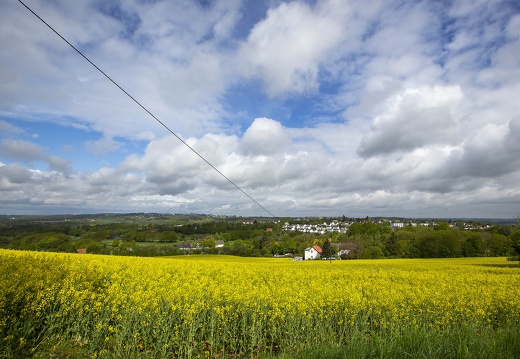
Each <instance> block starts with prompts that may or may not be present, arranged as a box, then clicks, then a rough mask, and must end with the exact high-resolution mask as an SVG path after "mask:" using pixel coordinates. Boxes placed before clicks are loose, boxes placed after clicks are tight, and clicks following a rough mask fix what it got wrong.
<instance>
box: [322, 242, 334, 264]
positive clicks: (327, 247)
mask: <svg viewBox="0 0 520 359" xmlns="http://www.w3.org/2000/svg"><path fill="white" fill-rule="evenodd" d="M321 256H322V257H323V258H327V259H330V258H332V257H333V256H334V249H333V248H332V244H330V241H329V240H328V239H326V240H325V242H324V243H323V246H322V248H321Z"/></svg>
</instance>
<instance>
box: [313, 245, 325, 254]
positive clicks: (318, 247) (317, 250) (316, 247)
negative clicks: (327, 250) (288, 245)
mask: <svg viewBox="0 0 520 359" xmlns="http://www.w3.org/2000/svg"><path fill="white" fill-rule="evenodd" d="M312 248H314V249H315V250H316V252H318V253H319V254H321V253H322V252H323V251H322V249H321V248H320V246H318V245H317V244H315V245H313V246H312Z"/></svg>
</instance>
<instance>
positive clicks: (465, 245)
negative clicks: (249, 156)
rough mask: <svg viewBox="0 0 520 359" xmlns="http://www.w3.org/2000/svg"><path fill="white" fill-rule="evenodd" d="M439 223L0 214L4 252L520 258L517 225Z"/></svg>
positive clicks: (519, 240) (184, 216)
mask: <svg viewBox="0 0 520 359" xmlns="http://www.w3.org/2000/svg"><path fill="white" fill-rule="evenodd" d="M332 222H334V223H336V224H337V225H338V226H341V228H343V230H342V232H343V233H342V232H339V231H338V232H327V233H323V234H319V233H306V232H300V231H298V230H293V231H287V230H284V225H285V226H286V225H287V224H288V223H291V224H294V223H298V224H322V223H332ZM469 228H470V229H468V223H465V222H463V221H453V222H451V221H438V220H437V221H432V222H431V224H429V225H428V226H426V225H414V226H412V222H411V221H407V222H406V224H405V225H404V226H402V227H401V228H393V227H392V226H391V221H388V220H386V221H385V220H383V221H381V220H375V219H370V218H368V217H367V218H364V219H352V218H345V217H344V216H343V217H340V218H329V217H327V218H304V219H302V218H299V219H295V218H283V219H282V218H280V219H271V218H258V219H248V220H247V221H246V220H244V219H243V218H239V217H217V216H208V215H198V214H191V215H165V214H124V215H118V214H98V215H81V216H72V215H71V216H15V217H12V216H0V248H6V249H15V250H32V251H50V252H71V253H75V252H78V250H80V251H81V249H82V250H83V251H86V253H97V254H107V255H128V256H150V257H151V256H171V255H184V254H188V253H189V254H202V253H209V254H228V255H237V256H250V257H271V256H288V257H293V256H295V257H297V256H303V252H304V250H305V248H307V247H310V246H312V245H314V244H318V245H323V244H324V243H325V242H330V243H331V244H333V246H332V248H333V251H334V253H336V258H339V257H341V259H377V258H448V257H479V256H505V257H511V258H516V259H518V257H519V256H520V225H519V224H518V223H508V224H505V223H487V224H486V223H477V222H472V223H471V225H470V226H469Z"/></svg>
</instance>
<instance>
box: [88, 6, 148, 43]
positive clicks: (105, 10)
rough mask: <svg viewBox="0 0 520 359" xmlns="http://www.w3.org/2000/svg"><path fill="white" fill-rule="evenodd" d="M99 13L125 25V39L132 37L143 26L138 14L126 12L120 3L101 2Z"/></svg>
mask: <svg viewBox="0 0 520 359" xmlns="http://www.w3.org/2000/svg"><path fill="white" fill-rule="evenodd" d="M97 8H98V9H99V11H100V12H101V13H102V14H104V15H106V16H109V17H111V18H113V19H115V20H117V21H119V22H120V23H122V24H123V25H124V29H125V32H124V33H123V34H122V35H123V36H124V37H131V36H132V35H133V34H134V33H135V31H136V30H137V29H138V28H139V25H140V24H141V18H140V17H139V15H138V14H137V13H130V12H128V11H126V10H124V9H123V8H122V7H121V5H120V3H119V2H118V1H99V2H98V4H97Z"/></svg>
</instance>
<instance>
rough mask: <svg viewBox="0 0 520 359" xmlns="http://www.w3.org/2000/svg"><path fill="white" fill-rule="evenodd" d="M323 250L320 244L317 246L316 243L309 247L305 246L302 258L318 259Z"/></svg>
mask: <svg viewBox="0 0 520 359" xmlns="http://www.w3.org/2000/svg"><path fill="white" fill-rule="evenodd" d="M322 252H323V251H322V250H321V248H320V246H318V245H317V244H315V245H313V246H312V247H309V248H305V251H304V256H303V258H304V259H305V260H309V259H311V260H313V259H318V258H320V255H321V253H322Z"/></svg>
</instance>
